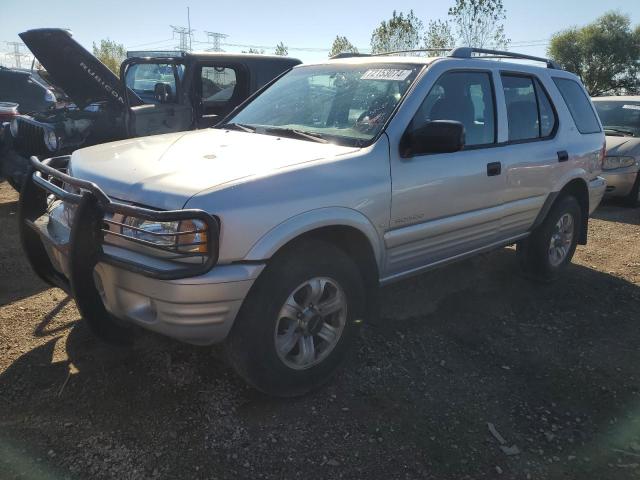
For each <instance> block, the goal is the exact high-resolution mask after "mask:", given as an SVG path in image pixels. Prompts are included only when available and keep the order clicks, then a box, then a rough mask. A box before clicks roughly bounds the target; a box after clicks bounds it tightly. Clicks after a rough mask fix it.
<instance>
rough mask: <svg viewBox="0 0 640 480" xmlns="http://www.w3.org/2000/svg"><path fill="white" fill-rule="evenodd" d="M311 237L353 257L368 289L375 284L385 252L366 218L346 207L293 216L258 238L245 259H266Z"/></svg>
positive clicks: (323, 209) (378, 237)
mask: <svg viewBox="0 0 640 480" xmlns="http://www.w3.org/2000/svg"><path fill="white" fill-rule="evenodd" d="M310 238H314V239H318V240H322V241H325V242H328V243H331V244H333V245H336V246H337V247H338V248H340V249H342V250H343V251H345V252H346V253H347V254H348V255H349V256H350V257H352V258H353V259H354V260H355V262H356V264H357V265H358V268H359V269H360V271H361V273H362V276H363V280H364V282H365V285H366V287H367V290H369V289H372V288H375V287H376V286H377V285H378V280H379V276H380V271H381V268H382V265H383V251H384V250H383V248H382V245H381V241H380V235H379V234H378V232H377V230H376V229H375V227H374V226H373V224H372V223H371V222H370V221H369V219H368V218H367V217H365V216H364V215H363V214H362V213H360V212H358V211H356V210H353V209H349V208H342V207H336V208H322V209H317V210H313V211H310V212H307V213H305V214H301V215H297V216H295V217H292V218H290V219H288V220H287V221H285V222H283V223H281V224H279V225H278V226H276V227H274V228H273V229H272V230H270V231H269V232H268V233H267V234H265V235H264V236H263V237H262V238H261V239H260V240H258V241H257V242H256V243H255V244H254V245H253V247H252V248H251V250H250V251H249V253H248V254H247V256H246V257H245V260H246V261H264V260H268V259H270V258H272V257H273V256H274V255H276V254H280V253H282V252H284V251H286V250H287V249H289V248H290V247H292V246H293V245H295V244H297V243H298V242H301V241H304V240H307V239H310Z"/></svg>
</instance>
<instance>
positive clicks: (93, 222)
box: [19, 159, 264, 345]
mask: <svg viewBox="0 0 640 480" xmlns="http://www.w3.org/2000/svg"><path fill="white" fill-rule="evenodd" d="M52 160H55V159H52ZM67 161H68V159H67ZM48 162H49V161H45V162H42V163H41V162H38V161H37V160H33V161H32V163H33V165H34V166H35V167H36V168H37V169H38V171H37V172H35V173H34V174H33V175H32V176H30V177H28V178H27V183H26V185H25V188H23V191H22V192H21V197H20V215H19V216H20V225H21V236H22V243H23V247H24V249H25V253H26V254H27V258H28V259H29V261H30V262H31V265H32V267H33V268H34V270H35V271H36V272H37V273H38V274H39V275H40V276H41V277H42V278H44V279H45V280H46V281H48V282H49V283H51V284H53V285H55V286H58V287H61V288H63V289H65V290H66V291H67V292H69V293H70V294H71V295H72V296H73V297H74V299H75V300H76V303H77V305H78V308H79V310H80V312H81V314H82V315H83V317H85V318H86V319H87V321H88V322H89V325H90V326H91V325H92V322H108V321H110V318H109V316H113V317H116V318H118V319H120V320H124V321H129V322H133V323H136V324H138V325H140V326H142V327H144V328H147V329H149V330H153V331H156V332H159V333H161V334H164V335H167V336H171V337H174V338H176V339H179V340H182V341H185V342H189V343H194V344H200V345H206V344H212V343H216V342H219V341H221V340H223V339H224V338H225V337H226V336H227V334H228V333H229V330H230V329H231V326H232V325H233V322H234V320H235V317H236V315H237V313H238V310H239V308H240V306H241V304H242V301H243V299H244V298H245V296H246V295H247V293H248V292H249V289H250V288H251V286H252V285H253V282H254V280H255V279H256V278H257V276H258V275H259V274H260V272H261V271H262V269H263V268H264V265H262V264H250V265H244V264H233V265H221V266H215V268H214V265H215V263H216V262H217V237H218V230H217V229H218V226H217V222H216V221H215V219H213V217H210V216H209V215H208V214H206V213H204V212H202V211H196V210H180V211H172V212H167V211H164V212H154V211H149V210H146V209H141V208H140V207H133V206H130V205H124V204H119V203H116V202H112V201H111V200H110V199H109V198H108V197H107V196H106V195H105V194H104V193H103V192H102V191H101V190H100V189H99V188H98V187H97V186H95V185H92V184H88V183H87V182H83V181H81V180H78V179H73V178H72V177H68V176H67V175H65V174H64V173H62V172H59V171H58V173H56V171H55V170H56V169H55V168H52V167H51V166H49V163H48ZM63 164H64V165H65V166H66V163H65V162H63ZM56 181H63V182H64V183H67V182H71V185H73V186H75V187H77V188H78V189H80V190H79V192H80V193H78V194H74V193H69V192H68V191H66V190H64V189H63V188H61V187H60V185H59V183H58V184H57V183H56ZM51 195H53V196H55V197H56V198H59V199H62V200H63V202H58V203H57V204H52V203H47V196H49V197H50V196H51ZM65 202H70V203H74V202H76V203H77V209H76V210H75V214H74V216H73V220H72V222H71V224H72V226H71V227H68V224H65V223H64V222H62V221H60V219H61V218H62V217H61V216H56V215H54V210H55V209H56V208H61V207H62V206H63V205H64V203H65ZM119 211H128V212H129V213H128V215H137V216H140V215H142V217H143V218H144V217H145V216H149V215H150V216H151V217H156V218H160V217H162V220H160V221H170V218H177V217H181V218H182V219H185V218H187V217H189V218H197V219H199V220H202V221H204V222H205V223H206V224H207V225H208V228H209V231H210V232H211V233H212V235H210V236H209V237H208V240H207V241H208V242H209V243H208V250H207V251H208V252H209V255H208V257H207V260H206V262H204V263H187V264H185V263H181V264H180V265H179V266H178V267H176V264H177V261H176V260H167V258H166V257H165V258H161V259H159V258H154V257H150V256H149V255H148V254H147V253H141V252H140V251H135V250H130V249H127V248H125V247H123V245H122V244H112V243H109V242H107V240H106V238H108V236H109V233H108V232H109V231H106V232H107V233H105V230H104V228H105V221H106V218H107V217H105V212H112V213H113V212H119ZM185 265H186V266H185ZM94 317H99V318H97V319H96V318H94ZM111 321H112V320H111ZM94 330H96V329H94ZM98 330H99V329H98Z"/></svg>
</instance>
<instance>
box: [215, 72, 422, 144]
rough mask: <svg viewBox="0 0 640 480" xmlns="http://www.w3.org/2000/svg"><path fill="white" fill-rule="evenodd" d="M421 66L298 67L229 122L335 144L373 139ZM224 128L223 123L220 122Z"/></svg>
mask: <svg viewBox="0 0 640 480" xmlns="http://www.w3.org/2000/svg"><path fill="white" fill-rule="evenodd" d="M419 70H420V65H409V64H407V65H405V64H402V65H399V64H368V65H343V64H342V65H340V64H337V65H319V66H310V67H299V68H295V69H293V70H292V71H291V72H289V73H287V74H286V75H285V76H284V77H282V78H281V79H279V80H278V81H277V82H275V83H274V84H273V85H272V86H270V87H269V88H268V89H267V90H265V91H264V92H263V93H262V94H261V95H259V96H258V97H256V98H255V99H254V100H253V101H252V102H251V103H249V104H248V105H247V106H246V107H245V108H244V109H242V110H241V111H240V112H239V113H237V114H236V115H234V116H233V117H231V118H230V119H229V120H228V121H227V123H226V124H225V125H229V124H237V125H238V124H239V125H242V126H243V127H249V128H251V129H257V131H258V132H259V133H265V134H277V135H282V134H284V133H286V131H292V132H294V131H295V132H296V133H297V134H298V135H300V132H302V133H305V134H308V135H307V139H309V135H313V136H315V137H319V138H322V139H325V140H327V141H329V142H332V143H338V144H343V145H350V146H365V145H367V144H369V143H370V142H371V141H372V140H373V139H374V138H375V137H376V136H377V135H378V133H379V132H380V131H381V130H382V128H383V127H384V125H385V123H386V122H387V120H388V119H389V117H390V116H391V114H392V113H393V111H394V110H395V107H396V106H397V105H398V103H399V102H400V100H401V99H402V97H403V95H404V93H405V92H406V91H407V89H408V88H409V86H410V85H411V84H412V83H413V81H414V80H415V78H416V76H417V74H418V72H419ZM222 128H224V125H222Z"/></svg>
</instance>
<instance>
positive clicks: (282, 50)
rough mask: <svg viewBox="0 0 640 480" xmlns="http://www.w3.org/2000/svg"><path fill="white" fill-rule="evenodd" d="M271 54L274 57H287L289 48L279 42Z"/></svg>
mask: <svg viewBox="0 0 640 480" xmlns="http://www.w3.org/2000/svg"><path fill="white" fill-rule="evenodd" d="M273 53H274V54H275V55H280V56H281V57H286V56H287V55H289V47H287V46H286V45H285V44H284V43H282V42H280V43H279V44H278V45H276V49H275V51H274V52H273Z"/></svg>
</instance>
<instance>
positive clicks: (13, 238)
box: [0, 202, 49, 305]
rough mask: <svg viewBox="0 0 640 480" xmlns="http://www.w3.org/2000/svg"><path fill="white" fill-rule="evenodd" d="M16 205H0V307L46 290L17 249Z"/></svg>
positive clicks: (18, 245) (18, 241)
mask: <svg viewBox="0 0 640 480" xmlns="http://www.w3.org/2000/svg"><path fill="white" fill-rule="evenodd" d="M17 216H18V202H8V203H0V245H2V248H0V305H5V304H8V303H12V302H15V301H18V300H21V299H23V298H26V297H30V296H31V295H35V294H36V293H39V292H42V291H43V290H46V289H47V288H49V287H48V286H47V285H46V284H45V283H44V282H42V281H41V280H40V279H39V278H38V277H37V276H36V274H35V273H33V271H32V270H31V267H30V266H29V263H28V262H27V259H26V258H25V256H24V253H23V251H22V246H21V245H20V236H19V234H18V222H17Z"/></svg>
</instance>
